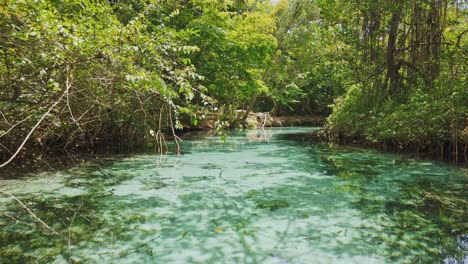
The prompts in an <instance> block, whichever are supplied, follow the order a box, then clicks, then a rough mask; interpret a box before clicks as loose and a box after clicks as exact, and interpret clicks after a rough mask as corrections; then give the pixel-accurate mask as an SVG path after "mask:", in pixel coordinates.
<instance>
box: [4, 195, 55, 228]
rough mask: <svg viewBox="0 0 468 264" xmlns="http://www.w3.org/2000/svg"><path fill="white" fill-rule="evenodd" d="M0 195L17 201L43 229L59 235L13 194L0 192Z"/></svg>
mask: <svg viewBox="0 0 468 264" xmlns="http://www.w3.org/2000/svg"><path fill="white" fill-rule="evenodd" d="M0 193H3V194H6V195H8V196H10V197H11V198H13V199H14V200H15V201H17V202H18V203H19V204H20V205H21V206H22V207H23V208H24V209H25V210H26V211H27V212H28V213H29V214H30V215H31V216H32V217H33V218H34V219H36V220H37V221H38V222H39V223H41V224H42V225H43V226H44V227H45V228H47V229H49V230H50V231H51V232H52V233H53V234H54V235H58V234H59V233H57V231H55V230H54V229H52V227H50V226H48V225H47V224H46V223H45V222H44V221H42V220H41V219H40V218H39V217H37V215H36V214H34V213H33V212H32V211H31V210H30V209H29V208H28V207H27V206H26V205H25V204H24V203H23V202H21V200H20V199H18V197H16V196H14V195H13V194H11V193H9V192H5V191H1V190H0Z"/></svg>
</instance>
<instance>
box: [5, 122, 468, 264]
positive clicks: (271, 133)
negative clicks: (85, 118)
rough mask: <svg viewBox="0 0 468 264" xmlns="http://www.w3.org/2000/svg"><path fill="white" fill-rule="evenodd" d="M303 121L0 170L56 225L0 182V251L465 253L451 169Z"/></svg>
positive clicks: (37, 254) (245, 257)
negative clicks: (353, 141)
mask: <svg viewBox="0 0 468 264" xmlns="http://www.w3.org/2000/svg"><path fill="white" fill-rule="evenodd" d="M312 129H313V128H301V129H292V128H290V129H274V130H267V131H262V130H260V131H247V132H233V133H232V134H231V135H229V136H228V137H226V138H222V137H218V136H212V135H202V134H192V135H187V136H186V139H185V140H184V144H183V153H184V154H183V155H182V156H179V157H178V156H175V155H167V156H157V155H139V156H134V157H132V158H127V159H123V160H114V161H112V162H106V163H105V164H100V165H99V164H89V165H86V166H83V167H79V168H73V169H70V170H66V171H62V172H60V173H43V174H39V175H34V176H31V177H30V178H26V179H21V180H4V181H2V182H0V186H1V189H2V190H8V191H9V192H11V193H14V194H15V195H16V196H18V198H20V199H21V200H22V201H23V202H24V203H25V204H26V205H27V206H28V207H29V208H30V209H31V210H32V211H33V212H34V213H35V214H36V215H37V216H38V217H40V218H41V219H42V220H44V222H45V223H47V224H48V225H49V226H50V227H52V228H53V229H54V230H56V231H57V232H58V233H59V234H60V235H54V234H52V233H51V232H50V231H48V230H47V229H45V228H44V227H43V226H42V225H41V224H40V223H38V222H36V221H35V220H34V219H33V218H32V217H31V215H30V214H29V213H28V212H26V211H25V210H24V208H23V207H21V205H19V204H18V203H17V202H15V201H14V200H13V199H11V198H9V197H7V196H1V197H0V212H1V213H0V263H4V262H10V263H29V262H37V263H67V262H68V263H444V262H445V263H463V261H465V262H467V261H468V259H467V258H466V256H467V255H468V236H467V231H466V230H467V222H468V221H467V219H468V215H467V210H466V209H467V200H468V197H467V193H466V191H465V190H466V187H467V186H466V185H467V182H468V181H467V178H466V176H465V175H464V171H463V170H462V169H460V168H455V167H450V166H447V165H444V164H439V163H436V162H429V161H415V160H411V159H408V158H405V157H400V156H397V155H389V154H381V153H378V152H376V151H370V150H360V149H352V148H343V147H339V148H331V147H327V146H323V145H314V144H306V143H304V142H303V141H302V140H301V135H300V134H298V135H295V136H291V134H295V133H300V132H307V131H310V130H312ZM292 139H294V140H292Z"/></svg>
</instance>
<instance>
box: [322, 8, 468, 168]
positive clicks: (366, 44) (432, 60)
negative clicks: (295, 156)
mask: <svg viewBox="0 0 468 264" xmlns="http://www.w3.org/2000/svg"><path fill="white" fill-rule="evenodd" d="M325 2H326V1H325ZM359 3H360V5H357V3H355V2H354V1H351V2H349V3H348V4H347V5H343V7H342V11H343V12H346V13H347V14H348V16H346V17H344V16H343V17H341V16H340V17H336V16H333V18H332V19H333V21H336V22H337V23H341V24H342V25H345V30H344V31H343V33H342V34H341V36H340V38H341V39H343V40H345V41H346V43H349V45H352V47H353V50H354V51H355V52H354V55H353V56H350V58H349V62H350V63H351V64H352V65H353V70H354V72H355V73H354V74H353V75H354V81H353V84H352V85H350V86H349V87H348V89H347V93H346V95H345V96H344V97H342V98H339V99H337V100H336V102H335V104H334V106H333V113H332V115H331V116H330V117H329V119H328V129H329V132H330V133H331V134H332V135H331V136H332V138H333V139H336V140H339V141H345V142H346V141H347V142H350V141H355V142H363V141H365V142H371V143H375V144H380V145H383V146H385V147H391V148H397V149H406V150H410V151H414V152H420V151H421V152H425V153H431V154H433V155H437V156H439V157H440V158H452V159H454V160H458V159H459V158H461V159H464V160H466V151H467V143H468V129H467V125H468V108H467V106H468V104H467V102H468V89H467V87H468V80H467V78H466V71H467V68H466V67H467V63H466V62H467V54H468V53H467V49H468V40H467V38H466V33H467V30H466V26H467V15H468V13H467V8H466V7H467V6H466V4H462V2H458V1H455V2H452V1H445V0H440V1H439V0H437V1H435V0H431V1H420V0H417V1H416V0H412V1H410V0H407V1H359ZM356 7H358V8H356ZM324 10H327V11H328V12H330V15H333V14H335V12H334V10H333V9H324Z"/></svg>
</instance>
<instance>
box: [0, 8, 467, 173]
mask: <svg viewBox="0 0 468 264" xmlns="http://www.w3.org/2000/svg"><path fill="white" fill-rule="evenodd" d="M467 17H468V6H467V4H466V3H464V1H456V0H455V1H453V0H396V1H383V0H310V1H299V0H281V1H273V2H270V1H262V0H226V1H218V0H109V1H91V0H66V1H58V0H34V1H32V0H4V1H1V3H0V29H1V30H0V111H1V112H0V113H1V116H0V157H1V161H0V162H1V163H2V164H1V165H0V167H5V166H8V165H9V164H11V161H15V160H18V161H21V160H27V161H40V160H44V159H46V158H47V157H48V156H51V155H56V153H79V152H81V153H94V152H97V151H102V150H106V151H109V150H112V151H129V150H133V149H136V148H145V147H148V146H154V147H155V148H156V150H157V151H161V152H162V151H166V150H167V149H168V147H167V139H166V138H167V137H172V139H173V140H175V143H177V142H178V137H177V135H176V130H181V129H183V128H184V127H188V126H197V124H198V123H199V122H200V120H202V119H203V118H204V117H205V116H207V115H210V114H213V113H215V114H217V116H218V119H219V120H218V122H217V126H219V127H221V128H223V127H224V128H232V127H239V126H242V119H243V118H244V116H236V115H238V112H237V111H236V110H239V109H243V110H245V112H244V113H248V112H250V111H264V112H270V113H272V114H274V115H308V114H320V115H324V116H328V120H327V124H326V131H327V135H328V137H329V139H330V140H332V141H334V142H340V143H359V144H372V145H376V146H383V147H388V148H392V149H400V150H409V151H413V152H417V153H419V152H421V153H429V154H433V155H437V157H440V158H443V159H452V160H458V161H463V160H466V156H467V143H468V128H467V124H468V89H467V87H468V80H467V77H466V72H468V70H467V66H468V64H467V61H468V60H467V56H468V52H467V51H468V38H467V36H468V30H467ZM176 145H177V144H176Z"/></svg>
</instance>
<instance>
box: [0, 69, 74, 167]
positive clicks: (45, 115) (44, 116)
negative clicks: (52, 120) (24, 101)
mask: <svg viewBox="0 0 468 264" xmlns="http://www.w3.org/2000/svg"><path fill="white" fill-rule="evenodd" d="M67 71H68V68H67ZM68 78H69V76H67V82H66V83H67V86H66V87H65V91H64V92H63V94H62V95H61V96H60V98H59V99H58V100H57V101H55V102H54V103H53V104H52V105H51V106H50V107H49V109H48V110H47V112H45V114H44V115H42V117H41V118H40V119H39V121H37V123H36V124H35V125H34V126H33V128H32V129H31V130H30V131H29V133H28V135H27V136H26V138H25V139H24V140H23V142H22V143H21V145H20V146H19V147H18V149H17V150H16V152H15V154H13V155H12V156H11V157H10V159H8V160H7V161H6V162H4V163H3V164H1V165H0V168H3V167H5V166H6V165H8V164H9V163H10V162H11V161H12V160H14V159H15V157H16V156H17V155H18V154H19V153H20V151H21V150H22V149H23V147H24V145H25V144H26V142H28V140H29V138H30V137H31V135H32V134H33V133H34V131H35V130H36V128H37V127H38V126H39V125H40V124H41V123H42V121H43V120H44V119H45V118H46V117H47V115H49V113H50V112H51V111H52V109H54V108H55V107H56V106H57V105H58V104H59V103H60V101H62V99H63V98H64V97H65V96H66V95H67V94H68V90H69V89H70V86H69V82H68Z"/></svg>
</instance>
